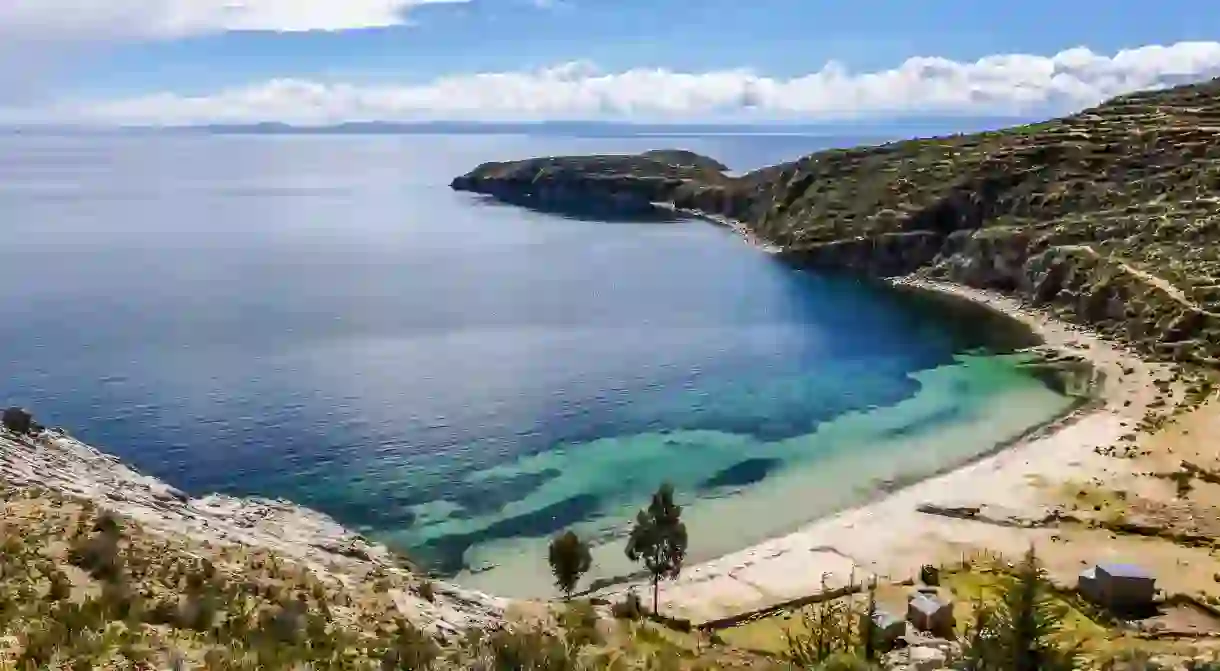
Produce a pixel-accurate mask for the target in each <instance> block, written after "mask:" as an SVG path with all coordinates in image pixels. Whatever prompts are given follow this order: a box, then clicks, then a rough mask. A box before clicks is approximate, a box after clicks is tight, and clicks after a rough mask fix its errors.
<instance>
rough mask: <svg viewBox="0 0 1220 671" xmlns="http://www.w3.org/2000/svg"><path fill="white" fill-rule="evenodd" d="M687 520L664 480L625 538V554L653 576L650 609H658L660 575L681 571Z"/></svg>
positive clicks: (677, 573) (666, 575)
mask: <svg viewBox="0 0 1220 671" xmlns="http://www.w3.org/2000/svg"><path fill="white" fill-rule="evenodd" d="M686 540H687V539H686V524H684V523H683V522H682V506H679V505H677V504H675V503H674V488H673V485H671V484H669V483H665V484H663V485H661V487H660V488H659V489H657V491H656V493H655V494H653V495H652V502H651V503H649V504H648V508H647V509H645V510H641V511H640V512H639V514H637V515H636V517H635V526H634V527H633V528H632V529H631V535H630V536H629V537H628V538H627V558H628V559H630V560H631V561H633V562H636V561H638V562H643V563H644V568H645V569H647V570H648V573H649V574H650V575H651V577H652V612H654V613H656V612H657V604H658V592H659V589H660V583H661V579H662V578H669V579H671V580H672V579H674V578H677V577H678V575H679V574H681V573H682V561H683V560H684V559H685V558H686Z"/></svg>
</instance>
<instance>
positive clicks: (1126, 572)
mask: <svg viewBox="0 0 1220 671" xmlns="http://www.w3.org/2000/svg"><path fill="white" fill-rule="evenodd" d="M1097 570H1099V571H1103V572H1105V573H1106V574H1107V575H1109V576H1110V577H1112V578H1145V579H1151V578H1152V574H1151V573H1149V572H1148V571H1146V570H1144V569H1143V568H1141V567H1139V566H1136V565H1135V564H1110V563H1102V564H1098V565H1097Z"/></svg>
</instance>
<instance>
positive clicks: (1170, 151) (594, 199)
mask: <svg viewBox="0 0 1220 671" xmlns="http://www.w3.org/2000/svg"><path fill="white" fill-rule="evenodd" d="M708 161H710V159H703V158H702V157H697V156H694V155H691V156H687V157H686V158H685V159H683V160H682V161H680V163H685V164H686V165H682V164H680V163H673V162H668V161H666V160H658V159H657V158H656V157H654V156H649V155H639V156H613V157H568V158H547V159H532V160H527V161H520V162H512V163H496V164H487V165H484V166H480V167H478V168H476V169H475V170H474V171H472V172H470V173H468V174H467V175H464V176H462V177H459V178H457V179H456V180H454V182H453V188H455V189H459V190H467V191H476V192H481V193H485V194H489V195H492V196H494V197H497V198H501V199H503V200H506V201H510V202H516V203H520V204H525V205H531V206H535V205H538V204H539V203H545V202H563V203H568V204H574V205H575V204H580V203H585V204H588V203H598V204H599V205H598V207H600V208H601V209H603V210H606V211H615V212H617V213H619V214H625V213H643V212H647V211H648V210H649V208H650V207H651V205H650V204H651V203H663V204H665V205H666V206H669V207H677V208H679V209H684V210H690V211H698V212H702V213H705V214H709V215H716V216H721V217H727V218H730V219H734V220H736V221H738V222H739V223H740V224H741V225H742V226H743V227H744V228H746V229H748V231H749V232H750V233H751V234H752V236H754V237H755V238H756V239H758V240H759V241H761V242H763V243H766V244H767V246H768V247H772V248H775V249H777V250H779V254H780V255H781V256H782V257H784V258H786V259H788V260H791V261H792V262H794V263H802V264H814V265H821V266H827V267H836V268H845V269H850V270H853V271H857V272H862V273H867V274H870V275H877V276H894V275H905V274H909V273H916V272H917V273H921V274H927V275H931V276H935V277H939V278H942V279H948V280H952V281H956V282H960V283H963V284H968V285H972V286H976V287H983V288H990V289H998V290H1002V291H1006V292H1012V293H1016V294H1018V295H1020V296H1022V297H1023V298H1024V299H1026V300H1028V301H1029V302H1031V303H1036V304H1040V305H1046V306H1049V307H1051V308H1053V309H1055V310H1056V311H1058V312H1060V313H1061V315H1062V316H1064V317H1065V318H1069V319H1076V320H1079V321H1081V322H1085V323H1088V324H1090V325H1091V326H1093V327H1096V328H1098V329H1099V330H1101V331H1103V332H1105V333H1106V334H1108V335H1110V336H1111V337H1114V338H1117V339H1119V340H1124V341H1128V342H1130V343H1132V344H1133V345H1136V346H1138V347H1139V348H1141V349H1142V350H1144V351H1146V352H1148V353H1149V354H1151V355H1153V356H1157V357H1163V358H1167V359H1174V360H1178V361H1183V362H1193V363H1198V364H1205V365H1212V366H1214V365H1217V364H1220V247H1217V245H1216V244H1215V243H1216V242H1217V241H1218V240H1220V80H1213V81H1209V82H1204V83H1200V84H1194V85H1189V86H1181V87H1177V88H1173V89H1167V90H1160V91H1150V92H1144V93H1137V94H1133V95H1128V96H1123V97H1120V98H1116V99H1114V100H1111V101H1109V102H1106V103H1104V104H1102V105H1100V106H1098V107H1096V108H1092V109H1087V110H1084V111H1083V112H1080V113H1078V114H1074V115H1071V116H1067V117H1063V118H1059V119H1054V120H1050V121H1047V122H1044V123H1039V124H1032V125H1027V126H1020V127H1016V128H1009V129H1005V130H1000V131H994V132H986V133H978V134H971V135H958V136H951V137H939V138H930V139H916V140H908V141H903V142H894V143H890V144H885V145H881V146H871V147H857V148H852V149H834V150H828V151H822V152H818V153H814V154H811V155H809V156H806V157H804V158H801V159H799V160H797V161H793V162H791V163H786V164H782V165H777V166H773V167H770V168H766V169H763V170H758V171H755V172H752V173H748V174H746V175H742V176H740V177H729V176H726V175H725V174H724V173H723V171H721V170H717V169H715V168H714V167H713V166H712V164H710V163H709V162H708Z"/></svg>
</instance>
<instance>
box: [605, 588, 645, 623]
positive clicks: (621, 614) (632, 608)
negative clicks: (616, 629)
mask: <svg viewBox="0 0 1220 671" xmlns="http://www.w3.org/2000/svg"><path fill="white" fill-rule="evenodd" d="M610 613H611V614H612V615H614V617H616V618H618V619H620V620H638V619H640V618H641V617H644V604H643V602H642V601H640V597H639V595H638V594H636V593H635V592H628V593H627V595H626V596H625V597H623V600H622V601H619V602H618V603H616V604H614V605H613V606H611V607H610Z"/></svg>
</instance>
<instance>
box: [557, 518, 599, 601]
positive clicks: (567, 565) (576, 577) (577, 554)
mask: <svg viewBox="0 0 1220 671" xmlns="http://www.w3.org/2000/svg"><path fill="white" fill-rule="evenodd" d="M547 561H549V562H550V564H551V575H553V576H555V585H556V586H557V587H558V588H559V591H561V592H563V598H564V600H565V601H567V600H569V599H571V598H572V592H574V591H575V590H576V584H577V583H578V582H580V577H581V576H582V575H584V574H585V573H587V572H588V571H589V568H590V567H591V566H593V555H592V554H590V553H589V544H588V543H586V542H585V541H583V540H581V539H580V537H579V536H577V535H576V534H575V533H574V532H571V531H567V532H564V533H562V534H559V535H558V536H556V537H554V538H552V539H551V547H550V552H549V553H548V555H547Z"/></svg>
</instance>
